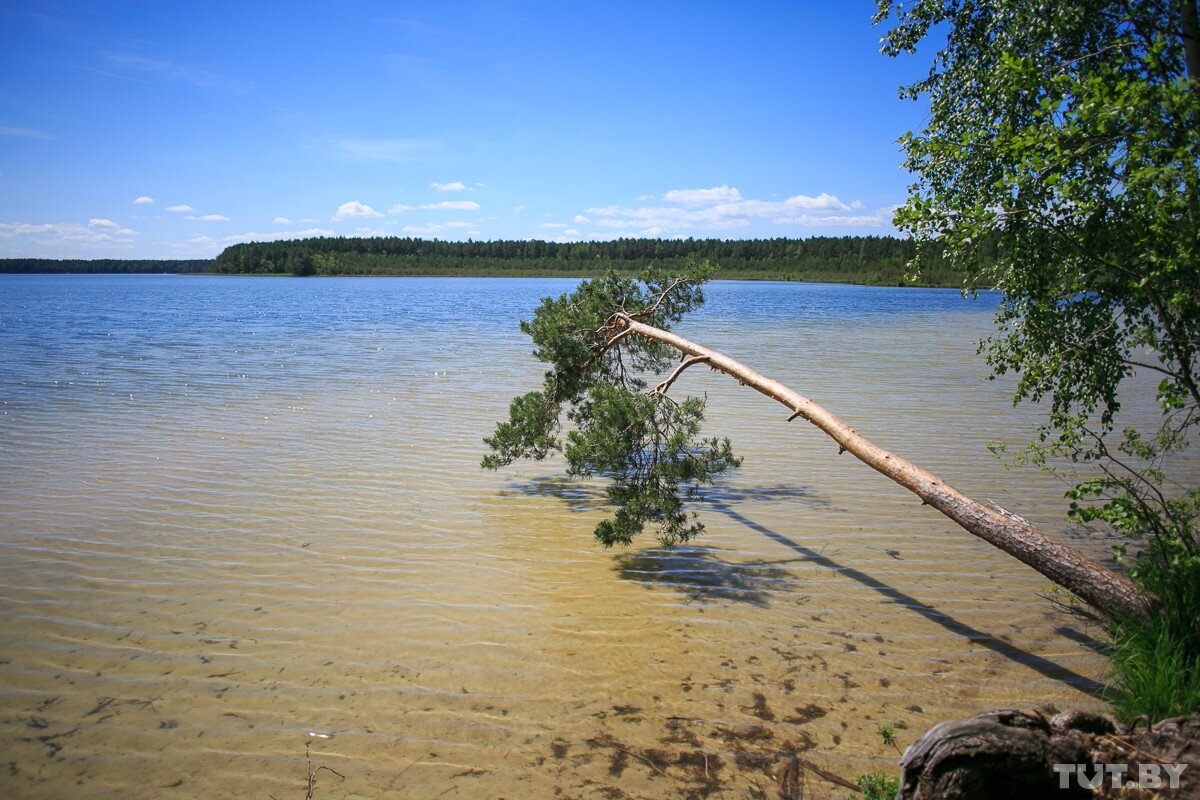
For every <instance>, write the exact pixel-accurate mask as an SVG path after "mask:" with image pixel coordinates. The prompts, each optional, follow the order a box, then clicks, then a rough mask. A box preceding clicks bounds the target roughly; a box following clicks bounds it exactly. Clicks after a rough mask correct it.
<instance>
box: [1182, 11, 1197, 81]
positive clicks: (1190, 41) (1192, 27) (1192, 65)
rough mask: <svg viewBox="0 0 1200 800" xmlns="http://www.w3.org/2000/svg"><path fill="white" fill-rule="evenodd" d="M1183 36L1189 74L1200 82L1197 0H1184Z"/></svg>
mask: <svg viewBox="0 0 1200 800" xmlns="http://www.w3.org/2000/svg"><path fill="white" fill-rule="evenodd" d="M1182 5H1183V14H1182V20H1181V22H1182V25H1181V28H1182V31H1181V33H1182V38H1183V58H1184V62H1185V63H1186V65H1187V76H1188V77H1189V78H1191V79H1192V80H1193V81H1198V82H1200V21H1198V20H1197V13H1196V6H1197V2H1196V0H1183V2H1182Z"/></svg>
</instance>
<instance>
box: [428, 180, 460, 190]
mask: <svg viewBox="0 0 1200 800" xmlns="http://www.w3.org/2000/svg"><path fill="white" fill-rule="evenodd" d="M429 188H430V189H437V190H438V191H439V192H461V191H463V190H465V189H466V188H467V187H466V185H465V184H464V183H463V182H462V181H451V182H450V183H438V182H437V181H434V182H433V183H431V184H429Z"/></svg>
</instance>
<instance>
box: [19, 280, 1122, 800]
mask: <svg viewBox="0 0 1200 800" xmlns="http://www.w3.org/2000/svg"><path fill="white" fill-rule="evenodd" d="M574 283H575V282H574V281H572V280H560V279H544V280H543V279H486V278H480V279H432V278H431V279H421V278H374V279H353V278H349V279H339V278H330V279H312V280H291V279H269V278H222V277H206V276H187V277H184V276H15V275H0V465H2V466H3V470H2V471H0V620H2V622H0V742H2V743H3V759H2V761H3V763H2V764H0V775H2V777H0V786H3V787H5V789H4V792H3V794H5V795H6V796H8V797H31V798H42V797H44V798H57V797H64V796H70V797H74V798H92V797H97V798H98V797H117V796H119V797H130V798H142V797H145V798H150V797H154V798H170V797H181V798H183V797H200V796H203V797H206V798H224V797H230V798H233V797H239V798H240V797H251V796H252V797H261V798H266V797H270V796H274V797H276V798H283V797H300V796H302V793H304V792H306V790H307V789H308V788H309V776H310V775H311V776H312V777H313V779H314V780H315V785H314V786H313V796H314V797H316V798H333V797H380V796H383V795H385V794H386V795H387V796H389V797H413V798H432V797H464V798H468V797H510V798H515V797H550V796H553V795H554V794H555V792H556V791H557V790H561V791H562V792H563V793H565V795H566V796H571V797H625V796H628V797H663V796H684V795H685V794H687V793H688V792H698V791H701V790H706V791H713V792H715V791H716V788H717V787H724V788H726V789H728V790H730V791H731V792H732V793H731V794H729V795H728V796H746V791H747V790H749V791H750V792H752V793H753V792H754V791H759V790H761V791H764V792H766V793H767V794H766V795H764V796H774V793H773V792H774V790H772V789H770V788H769V787H770V778H769V777H768V776H767V773H769V772H772V771H774V770H776V769H777V768H778V767H777V766H772V765H773V764H775V762H776V760H777V759H778V758H779V757H780V754H788V753H791V752H801V753H802V755H803V757H804V758H807V759H809V760H811V761H813V762H815V763H817V764H820V765H821V766H823V767H825V768H826V769H828V770H830V771H832V772H836V773H838V774H842V775H845V776H847V777H851V778H852V777H853V776H854V775H855V774H857V773H860V772H865V771H868V770H877V769H887V770H889V771H891V772H898V768H897V767H896V766H895V764H896V761H897V759H898V757H899V756H898V752H897V751H896V750H895V749H893V748H892V747H889V746H887V745H886V744H884V743H883V741H882V740H881V738H880V737H879V736H878V735H877V729H878V727H879V726H880V725H891V726H893V727H894V728H895V731H896V739H897V742H898V744H899V747H900V748H903V747H904V746H905V745H907V744H909V743H911V742H912V741H913V740H915V739H916V738H917V737H918V736H919V735H920V734H921V733H923V732H924V731H925V730H926V729H927V728H929V727H930V726H931V725H933V724H934V723H936V722H939V721H943V720H946V719H950V718H956V717H961V716H964V715H967V714H971V713H975V712H977V711H980V710H983V709H987V708H994V707H1010V706H1017V707H1025V708H1028V707H1035V706H1038V705H1040V704H1054V705H1057V706H1059V707H1066V706H1082V707H1096V706H1097V705H1098V703H1097V701H1096V700H1095V699H1094V697H1093V695H1092V692H1094V690H1095V688H1096V685H1097V684H1096V682H1097V681H1102V680H1103V678H1104V663H1103V661H1102V659H1101V658H1100V657H1099V656H1097V655H1096V654H1095V653H1094V652H1093V651H1092V650H1091V649H1089V644H1091V643H1092V640H1091V638H1090V637H1091V636H1092V635H1093V634H1094V633H1095V632H1094V631H1089V630H1088V629H1087V628H1086V627H1084V626H1082V625H1081V624H1080V623H1078V622H1077V621H1075V620H1073V619H1072V618H1071V617H1069V616H1067V615H1065V614H1062V613H1060V612H1058V611H1056V610H1055V609H1054V608H1053V607H1052V605H1051V604H1050V603H1049V602H1048V601H1047V600H1045V599H1043V598H1042V597H1040V596H1039V594H1038V593H1039V592H1040V591H1042V590H1044V589H1045V588H1047V587H1048V582H1047V581H1046V580H1045V579H1044V578H1042V577H1041V576H1039V575H1037V574H1036V573H1034V572H1033V571H1032V570H1030V569H1028V568H1026V567H1024V566H1023V565H1021V564H1019V563H1017V562H1016V561H1014V560H1012V559H1011V558H1009V557H1008V556H1006V555H1004V554H1003V553H1000V552H999V551H997V550H995V549H993V548H991V547H990V546H989V545H987V544H985V543H983V542H981V541H979V540H977V539H975V538H973V537H972V536H970V535H968V534H966V533H965V532H963V531H961V530H960V529H958V528H957V527H956V526H954V525H953V523H951V522H949V521H948V520H946V519H945V518H943V517H941V516H940V515H939V514H937V513H936V512H933V511H931V510H930V509H929V508H927V507H926V508H923V507H922V506H921V505H920V501H919V500H917V499H916V498H915V497H913V496H912V495H910V494H908V493H907V492H905V491H904V490H902V489H900V488H898V487H896V486H894V485H892V484H890V483H889V482H888V481H887V480H886V479H884V478H883V477H881V476H879V475H877V474H876V473H874V472H872V471H870V470H869V469H867V468H866V467H864V466H863V465H861V464H860V463H859V462H857V461H855V460H853V459H852V457H851V456H849V455H842V456H839V455H838V453H837V447H836V445H834V444H833V443H832V442H831V441H830V440H828V439H827V438H825V437H824V435H823V434H821V433H820V432H819V431H817V430H816V429H815V428H813V427H811V426H808V425H806V424H805V423H803V422H802V421H796V422H792V423H790V424H789V423H787V422H786V421H785V420H786V418H787V413H786V410H785V409H783V408H782V407H780V406H777V405H775V404H774V403H772V402H771V401H769V400H767V399H766V398H763V397H761V396H760V395H757V394H755V393H754V392H752V391H751V390H749V389H746V388H742V387H739V386H737V385H736V384H734V383H733V382H732V381H730V380H729V379H728V378H724V377H723V376H721V375H718V374H716V373H711V372H709V371H707V370H702V369H695V370H689V371H688V372H687V373H686V375H685V376H684V377H683V378H682V379H681V380H680V381H679V382H678V383H677V384H676V385H675V387H674V388H673V389H672V391H673V392H674V393H691V394H697V395H700V394H705V393H707V396H708V401H709V406H708V408H709V421H710V430H711V431H713V432H714V433H717V434H720V435H726V434H728V435H729V436H730V437H731V438H732V439H733V442H734V446H735V448H736V449H737V450H738V451H739V452H740V453H741V454H742V455H744V456H745V463H744V466H743V468H742V470H740V471H739V472H738V473H737V474H735V475H734V476H733V477H732V478H731V479H729V480H727V481H725V482H723V483H722V484H721V485H720V486H719V487H717V489H716V490H715V491H714V492H713V496H712V497H711V498H710V500H709V501H708V502H706V503H704V504H702V505H700V506H699V507H698V509H699V511H700V513H701V517H702V519H703V520H704V522H705V523H706V525H707V528H708V531H707V533H706V534H705V535H704V536H703V537H702V538H701V539H699V540H697V541H696V542H694V543H693V545H692V546H688V547H683V548H679V549H677V550H675V551H673V552H666V551H662V550H659V549H656V548H655V547H653V544H654V542H653V539H652V538H649V537H647V538H646V540H645V541H642V542H640V543H638V545H637V546H635V547H632V548H629V549H625V550H604V549H603V548H601V547H599V546H598V545H597V544H595V543H594V541H593V540H592V538H591V530H592V528H593V526H594V525H595V523H596V521H597V520H598V519H600V518H601V516H602V515H603V513H604V509H603V504H602V498H601V496H600V495H599V494H598V493H597V490H596V486H594V485H580V484H570V483H567V482H566V481H565V480H564V479H563V475H562V465H561V463H560V462H554V461H551V462H547V463H544V464H534V465H528V464H526V465H518V466H516V467H514V468H512V469H509V470H506V471H503V472H500V473H490V472H484V471H482V470H480V469H479V467H478V464H479V459H480V458H481V456H482V455H483V445H482V443H481V439H482V437H484V436H485V435H487V434H489V433H490V431H491V429H492V427H493V425H494V424H495V422H496V421H497V420H499V419H501V418H502V417H504V416H505V414H506V409H507V404H508V400H509V399H510V398H511V397H512V396H513V395H515V394H520V393H523V392H525V391H529V390H530V389H532V388H535V386H536V385H537V383H538V382H539V381H540V374H541V371H542V370H541V365H539V364H538V363H537V362H535V361H534V359H533V358H532V357H531V356H530V354H529V351H530V345H529V343H528V341H527V340H526V339H525V337H524V336H523V335H522V334H521V333H520V332H519V331H518V329H517V323H518V321H519V320H520V319H522V318H524V317H527V316H528V315H529V314H530V313H531V310H532V308H533V307H534V306H535V305H536V303H537V301H538V300H539V298H541V297H543V296H545V295H548V294H559V293H562V292H564V291H567V290H569V289H570V288H571V287H572V286H573V285H574ZM707 295H708V304H707V305H706V306H705V307H704V309H702V310H701V311H700V312H698V313H697V314H695V315H694V316H693V317H692V318H689V319H688V320H686V321H685V323H684V324H682V325H681V326H680V327H679V328H678V330H679V332H680V333H682V334H683V335H685V336H688V337H689V338H691V339H693V340H695V341H698V342H701V343H703V344H706V345H708V346H710V347H713V348H715V349H718V350H722V351H724V352H726V353H727V354H729V355H731V356H733V357H735V358H740V359H741V360H743V361H744V362H746V363H748V364H750V365H751V366H754V367H755V368H757V369H758V370H759V371H760V372H762V373H764V374H766V375H768V376H770V377H774V378H776V379H778V380H780V381H782V382H783V383H785V384H787V385H789V386H791V387H792V388H794V389H796V390H797V391H799V392H801V393H802V394H806V395H807V396H809V397H811V398H812V399H814V400H816V401H817V402H818V403H821V404H823V405H825V406H826V407H827V408H829V409H830V410H831V411H832V412H833V413H835V414H837V415H839V416H840V417H842V418H843V419H844V420H846V421H847V422H848V423H849V424H851V425H853V426H855V427H856V428H857V429H858V430H859V431H860V432H862V433H864V434H865V435H867V436H868V437H871V438H873V439H874V440H875V441H877V442H878V443H879V444H881V445H882V446H885V447H888V448H890V449H892V450H894V451H896V452H898V453H900V454H901V455H903V456H905V457H907V458H909V459H911V460H913V461H915V462H916V463H918V464H920V465H921V466H924V467H926V468H928V469H930V470H932V471H933V472H935V473H937V474H939V475H940V476H941V477H942V478H944V479H945V480H947V481H948V482H950V483H951V484H954V485H955V486H957V487H958V488H959V489H961V490H963V491H965V492H966V493H968V494H970V495H972V496H974V497H976V498H979V499H991V500H993V501H995V502H997V503H999V504H1001V505H1003V506H1004V507H1006V508H1008V509H1010V510H1013V511H1015V512H1017V513H1020V514H1022V515H1023V516H1025V517H1026V518H1028V519H1030V520H1031V521H1033V522H1034V523H1036V524H1039V525H1042V526H1044V527H1045V528H1046V529H1047V530H1050V531H1054V532H1061V533H1063V534H1064V535H1070V532H1069V531H1068V529H1067V526H1066V524H1065V520H1064V516H1063V509H1064V501H1063V500H1062V494H1063V491H1064V489H1065V488H1066V487H1065V485H1063V484H1062V483H1061V482H1058V481H1056V480H1055V479H1052V478H1049V477H1047V476H1044V475H1041V474H1039V473H1036V472H1032V471H1029V470H1017V471H1007V470H1005V468H1004V467H1003V465H1002V464H1001V463H999V462H998V461H997V460H996V459H995V458H994V457H993V456H992V455H991V454H990V453H989V452H988V451H987V449H986V444H987V443H988V442H989V441H993V440H1007V441H1010V442H1014V443H1019V442H1022V441H1024V440H1026V439H1027V438H1028V437H1029V435H1030V433H1031V431H1032V430H1033V429H1034V427H1035V426H1036V424H1037V422H1038V420H1039V415H1038V410H1037V409H1036V408H1031V407H1018V408H1016V409H1014V408H1013V407H1012V405H1011V397H1010V395H1011V384H1010V383H1007V382H1005V381H994V382H989V381H987V380H986V369H985V367H984V366H983V364H982V363H981V359H980V358H979V357H978V356H977V355H976V352H975V350H976V344H975V342H976V340H978V339H979V338H980V337H982V336H985V335H987V334H988V332H989V331H990V329H991V315H992V311H993V310H994V306H995V303H996V302H997V298H996V297H995V296H994V295H986V294H985V295H984V296H983V297H981V298H980V299H978V300H975V301H967V300H964V299H963V298H962V297H961V296H960V295H959V293H958V292H956V291H951V290H922V289H888V288H865V287H851V286H833V285H817V284H784V283H738V282H719V283H716V284H713V285H712V286H711V287H709V289H708V291H707ZM1085 546H1087V547H1088V549H1089V552H1091V553H1092V554H1093V555H1097V556H1099V555H1102V554H1103V553H1104V552H1105V550H1106V546H1105V545H1104V544H1103V543H1092V542H1089V543H1087V544H1086V545H1085ZM314 734H316V735H314ZM322 767H326V768H327V769H322ZM334 770H336V772H334ZM809 780H810V782H812V785H813V786H814V787H817V788H819V790H820V791H823V792H826V793H827V794H829V795H830V796H834V795H836V794H837V793H838V792H839V791H840V792H843V793H844V790H837V789H835V788H833V787H831V786H830V785H828V784H823V783H821V782H820V781H819V780H817V779H815V778H813V777H811V776H810V777H809ZM756 786H757V787H759V789H755V787H756ZM613 787H619V790H620V791H622V792H624V793H625V794H616V793H614V790H613ZM705 787H708V788H707V789H706V788H705ZM763 787H766V788H763ZM734 790H736V791H734ZM750 796H754V795H753V794H751V795H750Z"/></svg>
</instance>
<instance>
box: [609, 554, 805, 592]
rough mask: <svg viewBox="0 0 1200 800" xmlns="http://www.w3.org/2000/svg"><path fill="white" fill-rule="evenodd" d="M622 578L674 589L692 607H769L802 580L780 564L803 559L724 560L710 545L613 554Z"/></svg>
mask: <svg viewBox="0 0 1200 800" xmlns="http://www.w3.org/2000/svg"><path fill="white" fill-rule="evenodd" d="M613 561H614V565H615V569H616V570H617V573H618V574H619V575H620V577H621V579H622V580H628V581H636V582H638V583H643V584H646V585H653V586H662V587H665V588H668V589H673V590H675V591H677V592H679V593H680V594H682V595H685V596H687V598H688V600H687V602H685V603H684V605H690V604H691V603H711V602H713V601H716V600H731V601H734V602H738V603H748V604H750V605H754V606H766V605H767V604H768V603H770V600H771V595H772V594H773V593H775V592H779V591H784V590H786V589H790V588H792V587H793V586H795V584H796V583H797V582H798V580H799V579H798V578H797V577H796V575H795V573H794V572H793V571H792V570H790V569H787V568H784V567H781V566H778V565H780V564H789V563H793V564H794V563H796V562H799V561H803V559H800V558H790V559H785V560H783V561H771V562H764V561H749V562H736V561H726V560H725V559H723V558H721V557H720V556H719V555H717V552H716V551H715V550H712V549H710V548H707V547H688V546H682V547H676V548H673V549H667V548H663V547H657V548H653V549H648V550H638V551H634V552H629V551H625V552H618V553H615V554H614V555H613Z"/></svg>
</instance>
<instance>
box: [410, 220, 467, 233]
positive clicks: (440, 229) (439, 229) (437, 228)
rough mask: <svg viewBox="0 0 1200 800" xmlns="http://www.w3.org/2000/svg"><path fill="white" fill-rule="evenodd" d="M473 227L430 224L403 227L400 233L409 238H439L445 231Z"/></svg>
mask: <svg viewBox="0 0 1200 800" xmlns="http://www.w3.org/2000/svg"><path fill="white" fill-rule="evenodd" d="M474 227H475V223H474V222H430V223H427V224H425V225H405V226H404V227H403V228H401V229H400V231H401V232H402V233H407V234H408V235H409V236H440V235H441V234H443V233H446V232H447V231H463V230H469V229H471V228H474Z"/></svg>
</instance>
